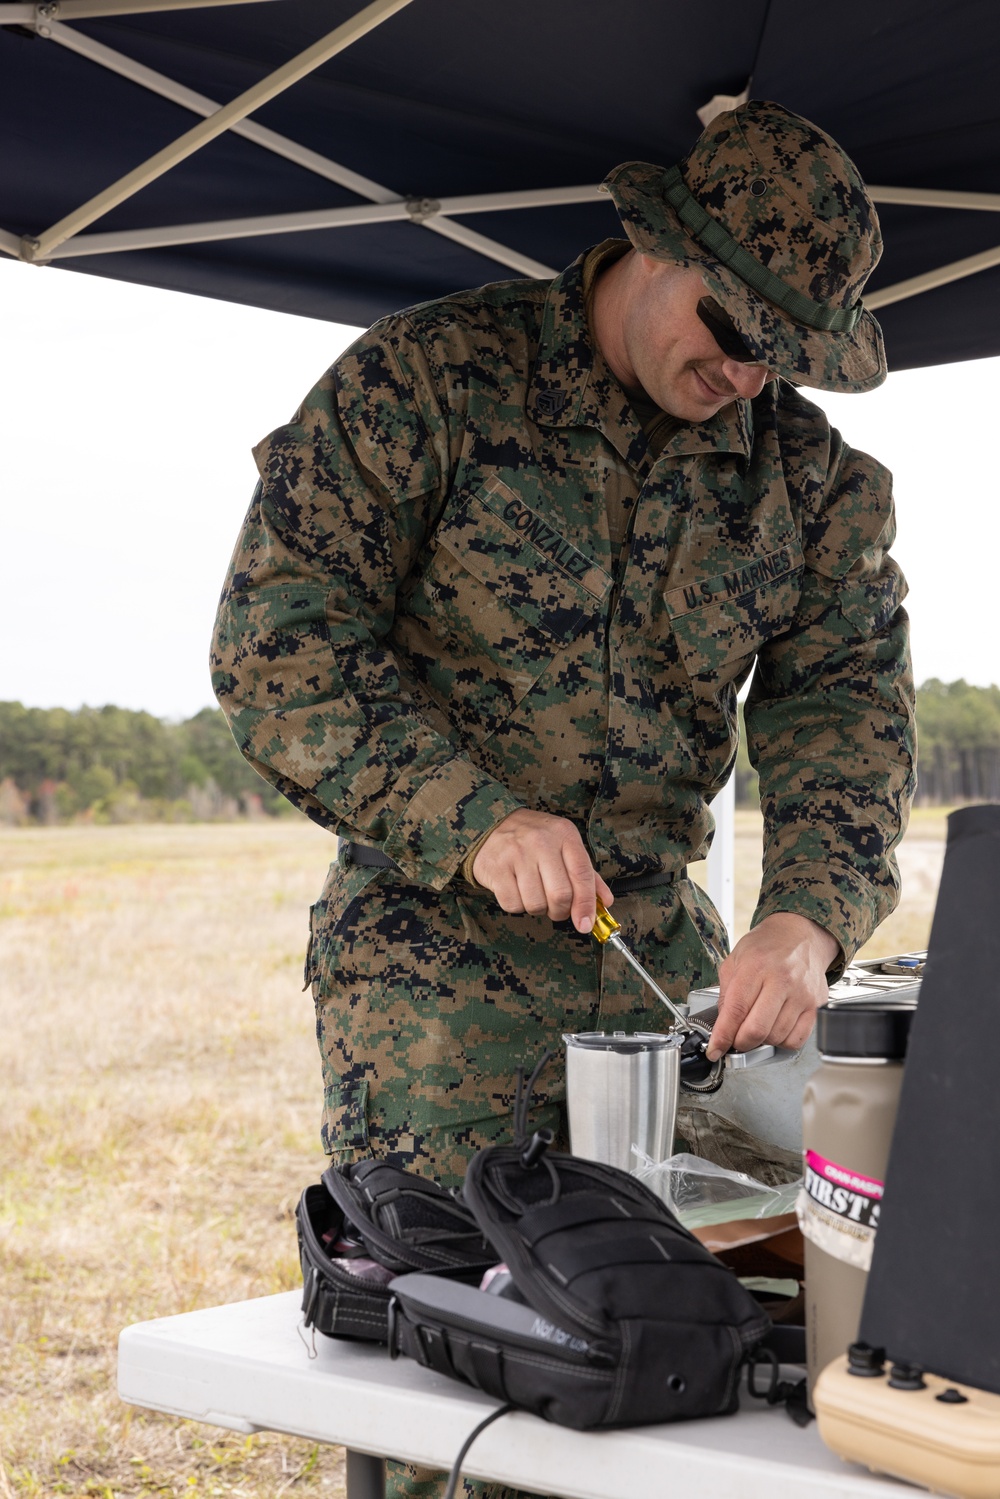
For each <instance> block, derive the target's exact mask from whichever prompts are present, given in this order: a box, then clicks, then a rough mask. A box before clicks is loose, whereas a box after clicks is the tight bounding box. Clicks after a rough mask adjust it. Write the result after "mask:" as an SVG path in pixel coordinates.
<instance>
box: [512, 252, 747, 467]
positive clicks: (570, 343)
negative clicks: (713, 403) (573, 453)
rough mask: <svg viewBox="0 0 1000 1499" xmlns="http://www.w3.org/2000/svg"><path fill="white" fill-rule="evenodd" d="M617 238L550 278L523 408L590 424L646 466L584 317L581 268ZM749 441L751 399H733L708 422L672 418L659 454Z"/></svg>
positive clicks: (635, 428) (558, 421) (638, 432)
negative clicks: (674, 423)
mask: <svg viewBox="0 0 1000 1499" xmlns="http://www.w3.org/2000/svg"><path fill="white" fill-rule="evenodd" d="M617 243H618V242H617V241H613V240H605V241H604V243H603V244H600V245H596V246H595V247H594V248H593V249H591V250H587V251H585V252H584V254H583V255H581V256H579V258H578V259H577V260H575V261H574V262H573V264H572V265H571V266H569V267H567V269H566V270H565V271H563V273H562V275H560V276H557V277H556V279H555V280H554V281H553V282H552V284H551V286H550V288H549V293H548V296H547V298H546V301H545V312H544V316H543V320H542V331H541V336H540V338H539V343H538V354H537V356H536V359H535V367H534V370H533V371H532V376H531V384H530V385H529V388H528V400H527V408H526V409H527V415H528V417H529V419H530V420H531V421H533V422H534V423H535V424H536V425H537V426H539V427H596V428H597V429H598V430H599V431H600V432H601V433H603V435H604V436H605V437H606V438H607V440H608V442H610V443H611V445H612V447H614V448H615V449H616V451H617V452H618V453H620V455H621V456H622V458H624V459H625V462H626V463H628V464H629V465H630V466H631V467H632V468H634V469H639V470H641V471H646V470H648V469H649V467H650V466H651V465H650V454H649V449H648V447H647V444H646V438H645V434H644V432H643V430H642V427H641V426H640V425H639V421H638V419H637V417H636V415H635V412H634V411H633V410H632V405H631V403H630V401H629V398H628V396H627V394H626V393H625V391H624V390H623V389H622V387H621V385H620V384H619V383H618V381H617V379H616V378H615V376H614V375H613V374H612V372H611V368H610V366H609V365H608V363H607V361H606V360H605V358H604V355H603V354H602V353H601V351H600V350H599V349H598V348H597V346H596V344H595V343H594V340H593V338H592V337H591V332H590V325H589V321H588V318H587V304H586V296H585V289H584V286H585V282H584V278H585V273H586V272H587V271H588V270H592V269H593V264H594V260H596V259H598V258H600V259H605V258H608V259H610V258H611V252H612V250H613V249H614V247H615V245H616V244H617ZM621 243H623V244H624V243H625V242H621ZM626 248H627V245H626ZM588 279H589V277H588ZM752 444H753V426H752V414H751V410H750V403H749V402H748V401H735V402H733V404H732V405H731V406H727V407H726V408H725V409H724V410H722V411H720V412H719V414H718V415H717V416H714V417H712V419H711V420H710V421H708V422H704V423H700V424H695V423H691V422H678V424H677V430H676V431H675V432H674V433H673V434H672V435H671V437H670V438H669V439H668V441H667V443H666V446H665V447H664V449H663V452H662V453H661V455H660V457H661V458H664V457H667V456H670V457H673V458H677V457H680V456H681V455H683V454H688V453H709V452H718V453H740V454H742V456H743V457H744V458H748V457H749V456H750V450H751V447H752Z"/></svg>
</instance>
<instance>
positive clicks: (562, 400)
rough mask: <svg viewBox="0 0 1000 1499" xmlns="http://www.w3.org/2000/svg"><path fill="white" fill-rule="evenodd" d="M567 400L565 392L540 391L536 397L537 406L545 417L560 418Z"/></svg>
mask: <svg viewBox="0 0 1000 1499" xmlns="http://www.w3.org/2000/svg"><path fill="white" fill-rule="evenodd" d="M566 399H567V397H566V392H565V391H564V390H540V391H539V392H538V394H537V395H536V396H535V405H536V406H537V407H538V409H539V411H540V412H541V413H542V415H543V416H558V415H559V413H560V411H561V410H562V409H563V407H564V406H565V404H566Z"/></svg>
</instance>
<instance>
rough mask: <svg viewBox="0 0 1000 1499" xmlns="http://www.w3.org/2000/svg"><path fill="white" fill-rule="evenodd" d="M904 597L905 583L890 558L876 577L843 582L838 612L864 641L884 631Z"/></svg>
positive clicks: (847, 579)
mask: <svg viewBox="0 0 1000 1499" xmlns="http://www.w3.org/2000/svg"><path fill="white" fill-rule="evenodd" d="M905 597H906V580H905V578H904V577H903V574H902V573H901V572H900V570H899V567H898V566H897V564H896V563H895V562H894V561H893V559H892V558H891V557H887V558H886V559H885V562H884V564H883V567H882V571H881V572H880V573H879V574H878V575H877V576H876V577H868V578H865V579H859V580H854V579H851V578H845V579H843V581H842V582H841V585H840V599H839V603H840V612H841V614H843V615H844V617H845V618H846V619H849V620H850V622H851V624H852V625H854V626H855V627H856V628H857V629H858V630H859V631H860V633H861V634H862V635H863V636H864V638H865V639H866V640H868V639H870V638H871V636H872V635H877V634H878V633H879V631H880V630H884V629H885V627H886V625H887V624H888V623H889V621H890V620H891V619H892V617H893V615H894V614H895V613H896V610H897V609H898V608H899V606H900V604H901V603H902V602H903V600H904V599H905Z"/></svg>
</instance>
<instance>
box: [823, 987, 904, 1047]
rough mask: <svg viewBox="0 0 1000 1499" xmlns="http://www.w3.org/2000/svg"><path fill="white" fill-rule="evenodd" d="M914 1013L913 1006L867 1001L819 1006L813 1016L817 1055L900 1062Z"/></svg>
mask: <svg viewBox="0 0 1000 1499" xmlns="http://www.w3.org/2000/svg"><path fill="white" fill-rule="evenodd" d="M915 1010H916V1006H915V1005H907V1004H892V1003H886V1002H881V1003H880V1002H868V1001H866V1002H865V1003H864V1004H839V1005H823V1006H822V1007H821V1008H820V1010H819V1011H818V1012H817V1016H816V1045H817V1047H818V1049H819V1052H820V1055H821V1056H824V1057H859V1058H862V1059H864V1058H880V1059H884V1060H885V1061H888V1062H901V1061H902V1060H903V1058H904V1057H905V1056H906V1043H907V1041H908V1039H909V1035H910V1024H911V1022H912V1020H913V1016H914V1013H915Z"/></svg>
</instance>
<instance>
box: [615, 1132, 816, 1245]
mask: <svg viewBox="0 0 1000 1499" xmlns="http://www.w3.org/2000/svg"><path fill="white" fill-rule="evenodd" d="M632 1150H633V1154H634V1155H635V1156H636V1158H637V1164H636V1166H634V1167H633V1171H632V1174H633V1175H634V1176H637V1177H638V1178H639V1180H640V1181H641V1182H643V1183H644V1184H645V1185H646V1186H647V1187H649V1188H650V1190H651V1191H653V1192H655V1193H656V1195H657V1197H659V1198H661V1199H662V1200H663V1201H664V1202H665V1203H666V1205H667V1207H668V1208H669V1209H670V1211H671V1212H672V1213H674V1214H675V1215H676V1217H677V1218H678V1219H679V1220H680V1222H681V1223H682V1224H683V1225H684V1227H685V1228H689V1229H695V1228H704V1227H705V1226H706V1225H708V1224H712V1223H728V1222H730V1221H732V1220H734V1219H739V1220H741V1221H742V1220H744V1219H747V1218H777V1217H780V1216H781V1215H782V1214H784V1213H793V1212H794V1211H795V1201H796V1198H797V1197H798V1194H799V1188H800V1187H801V1185H802V1181H801V1178H800V1179H799V1180H798V1181H794V1182H788V1183H786V1184H785V1185H784V1186H781V1187H765V1186H764V1184H763V1182H759V1181H754V1179H753V1177H752V1176H745V1175H744V1173H743V1172H742V1171H727V1170H725V1169H724V1168H723V1167H722V1166H716V1165H714V1164H713V1162H712V1161H706V1160H703V1159H702V1157H701V1156H697V1155H689V1154H688V1153H687V1152H686V1151H682V1152H681V1153H680V1154H678V1155H672V1156H670V1157H669V1158H668V1159H667V1160H665V1161H659V1162H656V1161H652V1160H650V1158H649V1156H647V1155H644V1154H643V1152H642V1151H641V1150H637V1149H636V1147H635V1146H633V1147H632Z"/></svg>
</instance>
